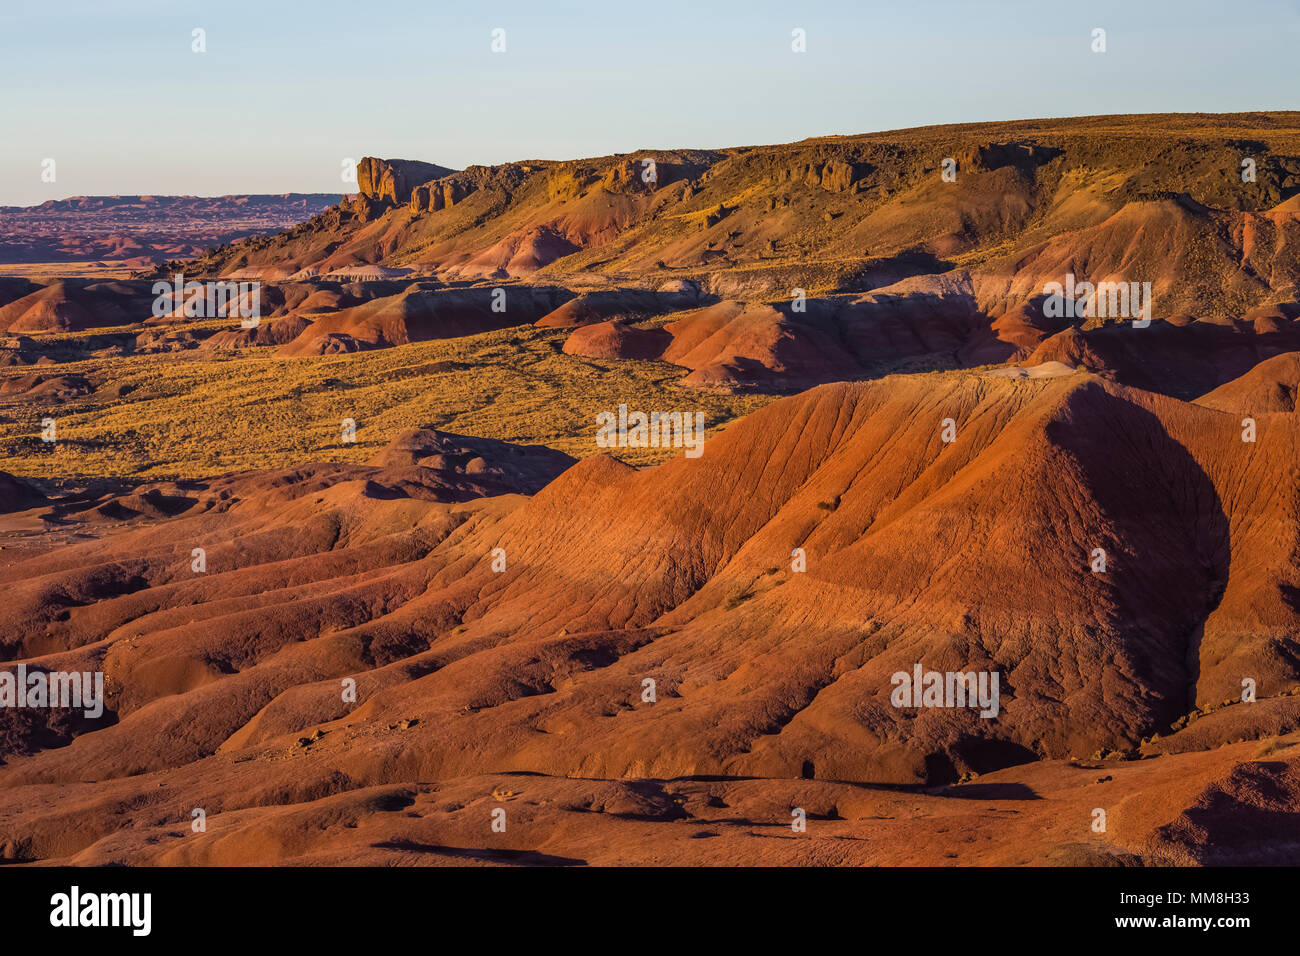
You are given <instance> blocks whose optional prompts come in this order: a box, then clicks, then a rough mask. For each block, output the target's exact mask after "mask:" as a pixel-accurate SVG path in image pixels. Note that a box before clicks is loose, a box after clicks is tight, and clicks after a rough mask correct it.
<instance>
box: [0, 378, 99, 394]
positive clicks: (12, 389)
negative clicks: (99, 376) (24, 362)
mask: <svg viewBox="0 0 1300 956" xmlns="http://www.w3.org/2000/svg"><path fill="white" fill-rule="evenodd" d="M94 390H95V387H94V385H92V384H91V383H90V382H89V381H88V380H87V379H86V378H85V377H84V376H81V375H47V374H45V373H43V372H32V373H30V374H28V375H19V376H17V377H16V378H7V379H5V380H4V381H3V382H0V395H12V396H20V397H22V398H43V399H67V398H76V397H77V396H79V395H86V394H88V393H90V392H93V391H94Z"/></svg>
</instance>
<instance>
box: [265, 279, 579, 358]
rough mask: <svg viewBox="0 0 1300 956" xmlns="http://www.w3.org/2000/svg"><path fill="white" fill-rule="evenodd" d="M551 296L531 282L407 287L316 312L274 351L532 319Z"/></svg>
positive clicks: (446, 333)
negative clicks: (527, 284)
mask: <svg viewBox="0 0 1300 956" xmlns="http://www.w3.org/2000/svg"><path fill="white" fill-rule="evenodd" d="M557 296H558V293H557V292H556V291H555V290H551V289H545V288H533V287H512V288H510V289H508V290H507V289H500V290H497V289H491V288H477V289H448V290H441V291H424V290H419V289H416V290H408V291H406V292H401V293H398V294H397V295H391V296H386V297H384V298H379V299H373V300H371V301H369V302H366V303H363V304H362V305H358V306H353V307H352V308H348V309H342V310H340V311H338V312H332V313H327V314H324V315H321V316H319V317H317V318H315V319H314V321H312V323H311V324H310V325H308V326H307V327H306V328H304V329H303V330H302V332H300V333H299V334H298V335H297V337H295V338H294V339H293V340H292V341H290V342H289V343H288V344H286V345H284V346H282V347H281V348H280V354H281V355H321V354H325V353H326V352H329V351H333V350H336V349H339V350H343V351H352V350H353V349H352V348H350V347H346V346H347V344H348V343H352V344H355V345H356V346H357V347H359V348H384V347H388V346H393V345H403V344H405V343H407V342H419V341H424V340H427V339H434V338H450V337H453V336H460V335H474V334H477V333H479V332H487V331H490V330H492V329H502V328H508V327H510V326H512V325H522V324H525V323H532V322H535V321H536V320H537V318H538V317H539V316H541V315H543V314H545V313H547V312H549V311H551V310H552V309H554V307H555V300H556V298H557Z"/></svg>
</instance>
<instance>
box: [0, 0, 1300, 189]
mask: <svg viewBox="0 0 1300 956" xmlns="http://www.w3.org/2000/svg"><path fill="white" fill-rule="evenodd" d="M1096 28H1101V29H1104V30H1105V31H1106V52H1105V53H1094V52H1093V50H1092V46H1093V36H1092V35H1093V30H1094V29H1096ZM196 29H201V30H203V31H204V41H205V45H206V50H205V52H202V53H198V52H195V51H194V49H193V46H194V43H195V41H194V31H195V30H196ZM498 29H499V30H504V31H505V32H504V39H505V51H504V52H499V53H496V52H493V50H492V44H493V31H494V30H498ZM796 29H799V30H803V31H805V36H806V52H802V53H796V52H794V51H793V50H792V31H794V30H796ZM1297 41H1300V0H1232V2H1227V0H1218V2H1209V0H1120V2H1110V0H1093V2H1079V0H894V2H877V0H857V2H852V0H845V2H840V0H834V2H820V0H797V2H796V0H787V2H772V0H745V2H730V0H709V2H707V3H705V2H699V0H692V2H679V0H653V2H636V0H614V2H610V0H604V2H599V3H576V2H568V0H544V2H538V0H530V2H492V0H471V2H464V0H459V2H456V3H446V2H442V0H424V2H420V0H390V2H375V0H369V2H348V0H312V2H297V0H261V2H247V0H223V2H220V3H217V2H201V0H172V2H164V0H76V2H73V0H0V130H3V134H0V205H30V204H34V203H39V202H43V201H45V200H47V199H61V198H66V197H68V196H76V195H130V194H154V195H175V194H182V195H202V196H208V195H222V194H227V193H283V192H329V193H341V192H352V191H355V186H352V185H351V184H349V183H347V182H345V181H344V179H343V170H344V168H345V167H344V163H345V161H346V160H349V159H351V160H355V159H359V158H361V157H362V156H381V157H384V158H403V159H422V160H426V161H429V162H436V163H439V164H441V165H444V166H451V167H455V168H462V167H464V166H467V165H470V164H473V163H479V164H493V163H501V162H507V161H511V160H523V159H574V158H580V157H585V156H601V155H608V154H610V153H626V152H634V151H637V150H642V149H662V148H673V147H720V146H741V145H756V144H766V143H781V142H790V141H793V140H798V139H803V138H806V137H809V136H824V135H834V134H847V133H862V132H871V131H877V130H889V129H900V128H905V127H911V126H927V125H931V124H937V123H954V122H977V121H985V120H1008V119H1025V118H1035V117H1061V116H1085V115H1093V114H1101V113H1148V112H1152V113H1154V112H1231V111H1247V110H1273V109H1296V108H1300V97H1297V95H1296V94H1297V90H1298V89H1300V73H1297V71H1296V70H1295V67H1294V62H1295V50H1296V49H1297ZM49 159H53V160H54V164H53V170H54V176H53V179H54V181H53V182H46V181H44V179H43V172H45V176H44V178H49V176H48V172H47V170H48V169H49V166H48V164H46V163H45V161H46V160H49Z"/></svg>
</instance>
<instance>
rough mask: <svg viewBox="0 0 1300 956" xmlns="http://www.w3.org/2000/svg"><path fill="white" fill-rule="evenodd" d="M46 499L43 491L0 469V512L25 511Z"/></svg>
mask: <svg viewBox="0 0 1300 956" xmlns="http://www.w3.org/2000/svg"><path fill="white" fill-rule="evenodd" d="M47 500H48V499H47V498H46V497H45V495H44V493H43V492H41V490H40V489H39V488H37V487H36V486H34V485H32V484H31V483H30V482H27V481H24V480H23V479H21V478H15V477H14V476H13V475H11V474H9V473H8V472H4V471H0V514H9V513H10V512H12V511H26V510H27V509H28V508H36V507H39V506H41V505H43V504H45V503H46V501H47Z"/></svg>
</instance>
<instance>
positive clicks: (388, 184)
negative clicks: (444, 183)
mask: <svg viewBox="0 0 1300 956" xmlns="http://www.w3.org/2000/svg"><path fill="white" fill-rule="evenodd" d="M455 171H456V170H454V169H448V168H447V167H446V166H438V165H437V164H435V163H423V162H420V161H419V160H414V159H376V158H375V157H373V156H367V157H366V158H365V159H363V160H361V162H359V163H357V189H358V190H359V191H360V192H361V195H362V196H365V197H366V198H367V199H371V200H375V201H378V202H382V203H385V204H387V205H390V206H400V205H403V204H405V203H407V202H409V201H410V199H411V192H412V191H413V190H414V189H415V187H416V186H419V185H420V184H421V183H427V182H428V181H429V180H431V179H439V178H440V177H442V176H449V175H451V174H452V173H454V172H455Z"/></svg>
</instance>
